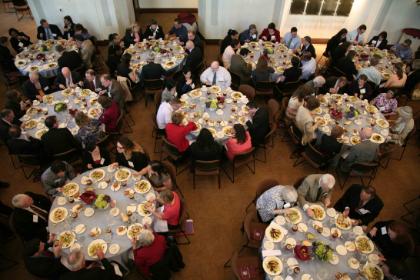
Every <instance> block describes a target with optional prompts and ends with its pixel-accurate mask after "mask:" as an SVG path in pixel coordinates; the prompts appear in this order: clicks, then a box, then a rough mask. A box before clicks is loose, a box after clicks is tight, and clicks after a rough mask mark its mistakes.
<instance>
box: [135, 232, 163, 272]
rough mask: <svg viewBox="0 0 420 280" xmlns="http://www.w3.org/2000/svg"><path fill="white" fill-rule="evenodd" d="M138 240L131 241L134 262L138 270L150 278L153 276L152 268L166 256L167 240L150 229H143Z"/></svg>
mask: <svg viewBox="0 0 420 280" xmlns="http://www.w3.org/2000/svg"><path fill="white" fill-rule="evenodd" d="M137 238H138V240H135V239H132V240H131V245H132V246H133V255H134V262H135V264H136V267H137V269H138V270H140V271H141V272H142V273H143V274H144V275H145V276H147V277H149V276H151V275H150V271H149V269H150V267H151V266H152V265H154V264H156V263H157V262H159V261H160V260H161V259H162V258H163V256H164V255H165V250H166V240H165V237H164V236H162V235H158V234H154V233H153V232H152V231H151V230H148V229H143V230H142V231H141V232H140V234H139V236H138V237H137Z"/></svg>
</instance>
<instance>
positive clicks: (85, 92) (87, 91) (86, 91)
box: [79, 88, 92, 97]
mask: <svg viewBox="0 0 420 280" xmlns="http://www.w3.org/2000/svg"><path fill="white" fill-rule="evenodd" d="M91 92H92V91H91V90H90V89H87V88H85V89H82V90H81V91H80V94H79V95H80V96H81V97H87V96H89V95H90V94H91Z"/></svg>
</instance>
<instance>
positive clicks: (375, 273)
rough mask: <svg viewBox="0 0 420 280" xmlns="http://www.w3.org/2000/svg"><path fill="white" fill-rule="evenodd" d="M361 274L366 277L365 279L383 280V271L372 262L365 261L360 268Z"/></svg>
mask: <svg viewBox="0 0 420 280" xmlns="http://www.w3.org/2000/svg"><path fill="white" fill-rule="evenodd" d="M362 274H363V275H364V276H365V277H366V279H367V280H383V279H384V273H383V271H382V269H381V268H380V267H379V266H378V265H377V264H373V263H369V262H367V263H366V264H365V265H364V266H363V269H362Z"/></svg>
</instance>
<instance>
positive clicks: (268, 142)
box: [255, 125, 277, 163]
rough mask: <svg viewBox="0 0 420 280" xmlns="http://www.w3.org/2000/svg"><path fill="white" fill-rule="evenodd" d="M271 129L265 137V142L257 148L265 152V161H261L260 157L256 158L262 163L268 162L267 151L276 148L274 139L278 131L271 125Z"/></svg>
mask: <svg viewBox="0 0 420 280" xmlns="http://www.w3.org/2000/svg"><path fill="white" fill-rule="evenodd" d="M270 126H271V129H270V131H269V132H268V133H267V135H266V136H265V137H264V142H263V143H261V144H259V145H258V146H257V150H256V152H257V151H258V150H260V149H262V150H263V151H264V159H259V158H258V157H255V159H256V160H258V161H260V162H264V163H266V162H267V150H268V149H269V148H274V138H275V136H276V131H277V127H276V126H275V125H270Z"/></svg>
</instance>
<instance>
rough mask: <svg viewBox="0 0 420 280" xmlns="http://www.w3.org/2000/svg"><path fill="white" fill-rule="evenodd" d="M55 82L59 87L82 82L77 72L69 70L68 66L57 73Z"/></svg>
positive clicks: (62, 87)
mask: <svg viewBox="0 0 420 280" xmlns="http://www.w3.org/2000/svg"><path fill="white" fill-rule="evenodd" d="M55 84H56V85H58V87H59V88H60V89H66V88H75V87H77V86H82V85H83V82H82V78H81V77H80V75H79V73H77V72H74V71H70V68H68V67H63V68H62V69H61V72H60V73H58V75H57V78H56V80H55Z"/></svg>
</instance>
